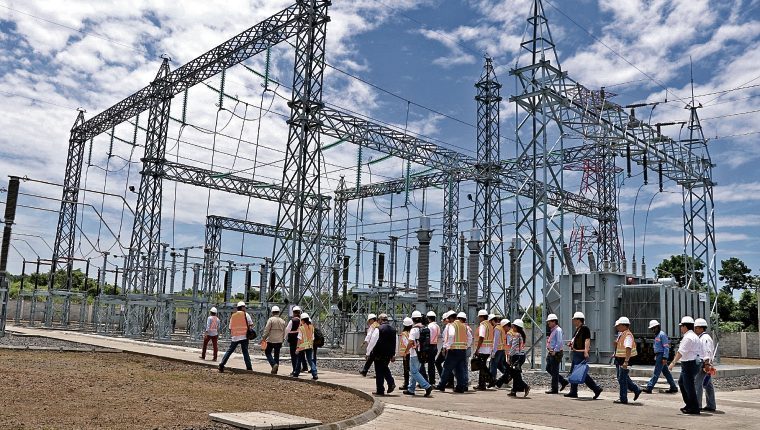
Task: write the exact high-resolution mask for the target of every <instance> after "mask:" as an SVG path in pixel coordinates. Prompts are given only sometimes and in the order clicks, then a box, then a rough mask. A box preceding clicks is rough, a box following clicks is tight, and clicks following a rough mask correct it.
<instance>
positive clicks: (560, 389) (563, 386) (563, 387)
mask: <svg viewBox="0 0 760 430" xmlns="http://www.w3.org/2000/svg"><path fill="white" fill-rule="evenodd" d="M565 388H567V381H565V382H563V383H562V386H561V387H560V388H559V391H563V390H564V389H565Z"/></svg>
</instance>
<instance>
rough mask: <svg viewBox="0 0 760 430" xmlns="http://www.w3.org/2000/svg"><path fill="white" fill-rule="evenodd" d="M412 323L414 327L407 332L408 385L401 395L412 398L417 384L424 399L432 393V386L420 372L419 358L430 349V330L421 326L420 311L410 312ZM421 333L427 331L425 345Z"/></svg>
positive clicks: (420, 362)
mask: <svg viewBox="0 0 760 430" xmlns="http://www.w3.org/2000/svg"><path fill="white" fill-rule="evenodd" d="M412 322H413V323H414V326H412V329H411V330H410V332H409V347H410V349H409V368H410V370H411V373H410V378H409V384H407V386H405V387H404V391H403V393H404V394H406V395H408V396H414V395H415V393H414V391H415V389H416V388H417V385H418V384H419V386H420V388H422V389H423V390H425V397H429V396H430V393H431V392H432V391H433V386H432V385H430V383H429V382H428V381H427V378H425V375H423V374H422V372H420V367H421V366H422V365H423V362H422V360H420V356H421V355H422V354H423V353H427V351H426V350H428V349H429V347H430V330H428V328H427V326H425V325H423V324H422V323H423V320H422V313H421V312H420V311H414V312H412ZM423 331H427V334H426V335H425V336H427V341H426V342H427V344H424V342H423V334H422V332H423Z"/></svg>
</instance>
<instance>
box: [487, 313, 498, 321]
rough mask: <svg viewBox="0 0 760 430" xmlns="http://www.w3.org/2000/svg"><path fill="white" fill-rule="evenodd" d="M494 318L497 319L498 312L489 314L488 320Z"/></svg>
mask: <svg viewBox="0 0 760 430" xmlns="http://www.w3.org/2000/svg"><path fill="white" fill-rule="evenodd" d="M492 319H496V314H488V321H491V320H492Z"/></svg>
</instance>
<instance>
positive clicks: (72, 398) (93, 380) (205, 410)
mask: <svg viewBox="0 0 760 430" xmlns="http://www.w3.org/2000/svg"><path fill="white" fill-rule="evenodd" d="M0 405H1V406H0V428H3V429H59V428H62V429H74V428H76V429H80V428H88V429H89V428H102V429H159V428H160V429H209V428H227V427H225V426H218V425H214V424H212V423H211V421H210V419H209V418H208V414H209V413H210V412H242V411H264V410H275V411H280V412H285V413H288V414H293V415H299V416H304V417H309V418H313V419H317V420H320V421H322V422H323V423H330V422H335V421H339V420H341V419H345V418H348V417H351V416H354V415H357V414H360V413H362V412H363V411H365V410H367V409H369V408H370V407H371V404H370V402H369V401H367V400H365V399H362V398H360V397H358V396H356V395H353V394H351V393H348V392H346V391H342V390H336V389H331V388H327V387H321V386H318V385H314V384H306V383H298V382H295V381H293V382H291V381H288V380H281V379H277V378H272V377H269V376H265V375H251V374H232V373H229V372H227V373H224V374H220V373H218V372H217V371H216V370H215V369H213V368H208V367H203V366H196V365H190V364H183V363H178V362H174V361H169V360H161V359H158V358H151V357H143V356H138V355H133V354H128V353H88V352H77V353H66V352H47V351H11V350H0Z"/></svg>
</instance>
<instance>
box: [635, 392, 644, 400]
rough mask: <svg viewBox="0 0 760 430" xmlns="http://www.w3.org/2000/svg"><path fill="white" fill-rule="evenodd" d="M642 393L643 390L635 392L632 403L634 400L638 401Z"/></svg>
mask: <svg viewBox="0 0 760 430" xmlns="http://www.w3.org/2000/svg"><path fill="white" fill-rule="evenodd" d="M642 391H644V390H639V391H637V392H636V393H635V394H634V395H633V401H634V402H635V401H636V400H638V399H639V396H640V395H641V392H642Z"/></svg>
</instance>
